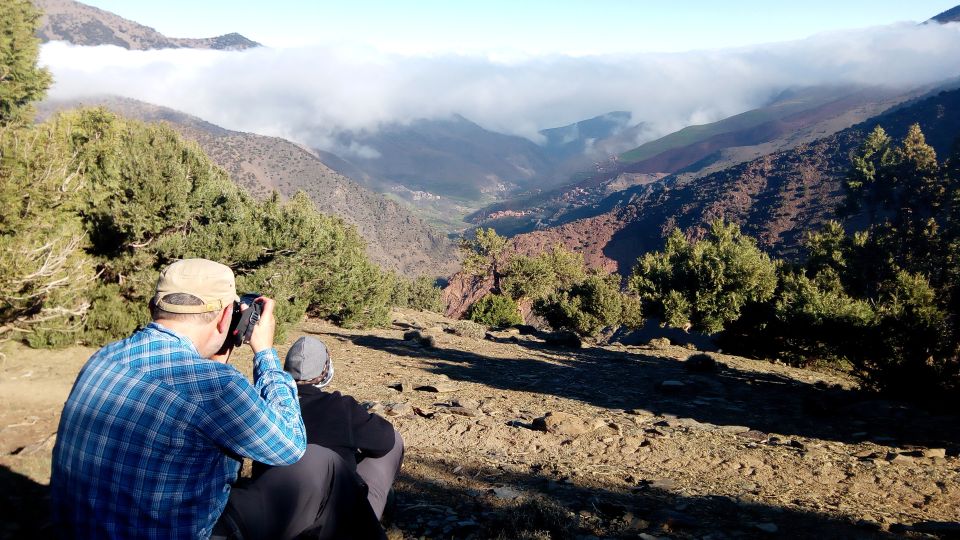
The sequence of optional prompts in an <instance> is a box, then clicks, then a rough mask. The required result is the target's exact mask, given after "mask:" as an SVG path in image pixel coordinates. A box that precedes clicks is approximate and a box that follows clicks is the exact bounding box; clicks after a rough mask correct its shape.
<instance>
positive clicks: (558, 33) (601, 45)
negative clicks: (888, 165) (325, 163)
mask: <svg viewBox="0 0 960 540" xmlns="http://www.w3.org/2000/svg"><path fill="white" fill-rule="evenodd" d="M958 2H960V0H909V1H907V0H805V1H803V2H795V1H793V2H778V1H776V0H772V1H771V0H728V1H722V0H720V1H718V0H686V1H683V0H674V1H664V0H632V1H631V0H483V1H478V0H473V1H462V0H458V1H454V0H406V1H399V0H349V1H347V0H340V1H336V2H332V1H324V0H272V1H270V2H265V1H258V2H252V1H243V0H233V1H227V0H165V1H164V2H145V1H139V0H138V1H130V0H85V3H88V4H91V5H94V6H97V7H100V8H103V9H106V10H108V11H112V12H114V13H117V14H119V15H121V16H123V17H126V18H128V19H132V20H134V21H136V22H139V23H141V24H145V25H148V26H152V27H154V28H156V29H157V30H159V31H161V32H163V33H165V34H167V35H170V36H174V37H206V36H211V35H218V34H223V33H227V32H240V33H242V34H244V35H246V36H247V37H249V38H251V39H254V40H257V41H260V42H262V43H264V44H266V45H270V46H275V47H284V46H302V45H318V44H334V43H336V44H339V45H351V46H354V45H359V46H369V47H373V48H375V49H378V50H381V51H390V52H396V53H401V54H408V55H421V54H428V55H436V54H445V53H459V54H481V55H507V56H509V55H511V54H514V55H522V56H530V55H534V56H535V55H544V54H566V55H574V56H582V55H588V54H623V53H637V52H680V51H688V50H697V49H718V48H728V47H740V46H746V45H752V44H759V43H770V42H777V41H788V40H796V39H802V38H806V37H809V36H811V35H814V34H818V33H822V32H831V31H837V30H844V29H853V28H864V27H871V26H878V25H887V24H891V23H895V22H902V21H916V22H920V21H924V20H926V19H928V18H930V17H932V16H934V15H936V14H938V13H940V12H942V11H945V10H947V9H949V8H951V7H953V6H954V5H956V3H958Z"/></svg>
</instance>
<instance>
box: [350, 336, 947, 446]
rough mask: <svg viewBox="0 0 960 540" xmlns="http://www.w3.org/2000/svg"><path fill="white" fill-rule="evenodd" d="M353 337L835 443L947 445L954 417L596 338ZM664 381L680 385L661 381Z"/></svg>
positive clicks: (604, 398)
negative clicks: (485, 347)
mask: <svg viewBox="0 0 960 540" xmlns="http://www.w3.org/2000/svg"><path fill="white" fill-rule="evenodd" d="M347 337H348V338H349V339H351V340H352V341H353V343H354V344H355V345H358V346H362V347H367V348H370V349H376V350H380V351H386V352H389V353H390V354H394V355H397V356H408V357H415V358H418V359H419V360H421V361H425V362H427V363H429V364H430V365H431V367H429V368H428V369H429V371H432V372H434V373H437V374H443V375H446V376H448V377H450V378H451V379H454V380H461V381H469V382H473V383H479V384H483V385H486V386H489V387H491V388H499V389H504V390H518V391H524V392H535V393H541V394H551V395H556V396H561V397H564V398H569V399H576V400H579V401H582V402H584V403H587V404H591V405H595V406H599V407H604V408H608V409H625V410H629V409H645V410H648V411H650V412H652V413H654V414H657V415H676V416H678V417H681V418H692V419H694V420H697V421H699V422H707V423H711V424H715V425H727V426H747V427H749V428H751V429H754V430H758V431H762V432H765V433H769V432H774V433H779V434H784V435H795V436H802V437H811V438H818V439H825V440H833V441H839V442H845V443H855V442H860V441H865V440H871V441H874V442H876V443H881V444H887V445H890V446H896V445H908V444H913V445H923V446H937V447H946V448H947V450H948V453H949V454H951V455H956V454H957V452H958V444H960V434H958V431H960V418H957V417H956V416H954V415H949V414H937V413H936V412H933V411H929V410H923V409H921V408H919V407H916V406H912V405H910V404H907V403H901V402H896V401H890V400H885V399H881V398H879V397H878V396H877V395H875V394H870V393H866V392H861V391H858V390H845V389H842V388H839V387H828V386H826V385H817V384H811V383H806V382H803V381H798V380H795V379H791V378H789V377H785V376H780V375H777V374H772V373H762V372H754V371H745V370H739V369H735V368H731V367H728V366H723V365H721V366H720V367H719V369H718V370H717V371H716V372H712V373H696V372H691V371H689V370H688V369H687V368H686V365H685V363H684V362H681V361H677V360H674V359H672V358H663V357H660V356H656V355H653V354H640V353H636V352H620V351H613V350H607V349H601V348H595V347H594V348H585V349H557V348H554V347H551V346H547V345H545V344H543V343H539V342H535V341H533V340H519V341H520V344H521V345H522V346H524V347H526V348H527V349H528V350H529V351H530V353H531V354H532V355H533V356H534V357H535V358H534V359H530V358H506V359H504V358H496V357H490V356H485V355H482V354H478V353H475V352H470V351H462V350H457V349H445V348H438V347H434V348H420V347H416V346H413V345H411V344H410V343H409V342H406V341H403V340H400V339H394V338H383V337H376V336H350V335H348V336H347ZM664 381H678V382H680V383H682V385H676V386H673V387H669V388H665V387H664V386H663V384H662V383H663V382H664Z"/></svg>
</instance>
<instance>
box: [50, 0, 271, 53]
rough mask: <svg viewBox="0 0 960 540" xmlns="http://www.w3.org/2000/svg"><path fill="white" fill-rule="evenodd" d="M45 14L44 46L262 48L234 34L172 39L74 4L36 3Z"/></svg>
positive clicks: (58, 1)
mask: <svg viewBox="0 0 960 540" xmlns="http://www.w3.org/2000/svg"><path fill="white" fill-rule="evenodd" d="M33 3H34V5H35V6H37V7H38V8H40V9H41V10H42V11H43V16H42V18H41V21H40V27H39V29H38V30H37V36H38V37H39V38H40V39H41V41H43V42H48V41H66V42H69V43H73V44H74V45H87V46H96V45H116V46H118V47H123V48H125V49H131V50H148V49H177V48H192V49H217V50H228V51H239V50H245V49H250V48H254V47H261V46H262V45H261V44H259V43H257V42H256V41H252V40H250V39H247V38H246V37H244V36H242V35H240V34H238V33H236V32H231V33H228V34H224V35H222V36H214V37H208V38H172V37H167V36H165V35H163V34H161V33H160V32H157V31H156V30H154V29H153V28H151V27H149V26H145V25H142V24H140V23H137V22H134V21H131V20H129V19H125V18H123V17H121V16H119V15H116V14H114V13H111V12H109V11H106V10H103V9H100V8H97V7H94V6H89V5H87V4H82V3H80V2H76V1H74V0H33Z"/></svg>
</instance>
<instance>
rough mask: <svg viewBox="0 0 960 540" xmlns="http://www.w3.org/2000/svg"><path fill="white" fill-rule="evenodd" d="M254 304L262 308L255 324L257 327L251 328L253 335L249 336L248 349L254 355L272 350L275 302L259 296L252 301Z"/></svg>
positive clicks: (274, 330) (274, 327)
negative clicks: (258, 304) (258, 303)
mask: <svg viewBox="0 0 960 540" xmlns="http://www.w3.org/2000/svg"><path fill="white" fill-rule="evenodd" d="M254 302H260V305H261V307H262V311H261V312H260V320H259V321H258V322H257V325H256V326H254V327H253V334H251V335H250V348H251V349H253V353H254V354H256V353H258V352H260V351H265V350H267V349H272V348H273V334H274V332H276V328H277V319H276V318H275V317H274V316H273V307H274V305H275V304H276V302H274V301H273V299H272V298H267V297H266V296H261V297H260V298H257V299H256V300H254ZM247 309H249V308H247Z"/></svg>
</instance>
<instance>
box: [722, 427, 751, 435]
mask: <svg viewBox="0 0 960 540" xmlns="http://www.w3.org/2000/svg"><path fill="white" fill-rule="evenodd" d="M719 429H720V431H722V432H724V433H733V434H734V435H738V434H740V433H746V432H748V431H750V428H748V427H747V426H720V427H719Z"/></svg>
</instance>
